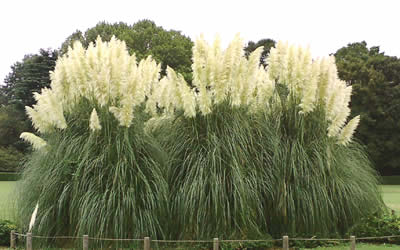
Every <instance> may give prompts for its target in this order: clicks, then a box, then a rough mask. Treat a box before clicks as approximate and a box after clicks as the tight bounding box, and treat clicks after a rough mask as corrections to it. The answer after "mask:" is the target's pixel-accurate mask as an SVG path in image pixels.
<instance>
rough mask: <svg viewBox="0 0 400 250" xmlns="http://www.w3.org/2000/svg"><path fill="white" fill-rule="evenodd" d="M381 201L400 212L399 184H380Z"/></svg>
mask: <svg viewBox="0 0 400 250" xmlns="http://www.w3.org/2000/svg"><path fill="white" fill-rule="evenodd" d="M381 187H382V196H383V201H384V202H385V203H386V205H387V206H388V207H390V208H391V209H393V210H395V211H396V212H397V214H400V185H382V186H381Z"/></svg>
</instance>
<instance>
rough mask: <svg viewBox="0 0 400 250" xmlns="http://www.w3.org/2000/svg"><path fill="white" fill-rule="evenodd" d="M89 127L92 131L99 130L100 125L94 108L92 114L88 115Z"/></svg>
mask: <svg viewBox="0 0 400 250" xmlns="http://www.w3.org/2000/svg"><path fill="white" fill-rule="evenodd" d="M89 127H90V129H91V130H92V131H96V130H100V129H101V125H100V121H99V117H98V115H97V112H96V109H95V108H94V109H93V111H92V114H91V115H90V122H89Z"/></svg>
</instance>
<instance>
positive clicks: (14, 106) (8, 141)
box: [0, 49, 58, 171]
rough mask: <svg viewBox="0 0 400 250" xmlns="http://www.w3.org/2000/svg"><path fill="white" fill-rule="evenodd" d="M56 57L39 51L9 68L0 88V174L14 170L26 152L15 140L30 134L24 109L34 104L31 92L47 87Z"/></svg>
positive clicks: (46, 51)
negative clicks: (24, 134) (21, 135)
mask: <svg viewBox="0 0 400 250" xmlns="http://www.w3.org/2000/svg"><path fill="white" fill-rule="evenodd" d="M57 57H58V52H57V51H56V50H51V49H41V50H40V51H39V53H38V54H30V55H26V56H25V57H24V58H23V60H22V61H20V62H16V63H15V64H14V65H13V66H11V72H10V73H9V74H8V76H7V77H6V78H5V80H4V83H5V85H4V86H2V87H1V88H0V105H1V106H0V171H16V170H18V166H19V164H20V162H21V160H22V157H23V155H24V153H26V152H27V150H28V146H27V144H26V143H24V142H22V141H21V140H20V138H19V136H20V134H21V133H22V132H24V131H32V130H33V128H32V127H31V123H30V121H29V120H28V117H27V116H26V114H25V106H32V105H33V104H34V103H35V102H36V101H35V99H34V96H33V93H34V92H39V93H40V90H41V89H42V88H44V87H49V86H50V74H49V71H51V70H54V67H55V62H56V60H57Z"/></svg>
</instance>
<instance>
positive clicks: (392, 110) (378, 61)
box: [335, 41, 400, 175]
mask: <svg viewBox="0 0 400 250" xmlns="http://www.w3.org/2000/svg"><path fill="white" fill-rule="evenodd" d="M335 57H336V65H337V67H338V73H339V77H340V78H341V79H342V80H345V81H347V82H348V84H351V85H352V86H353V96H352V99H351V110H352V113H353V114H360V115H361V123H360V127H359V128H358V129H357V133H356V137H357V138H358V139H359V140H361V141H362V142H363V143H364V144H365V145H366V146H367V150H368V153H369V155H370V157H371V158H372V160H373V161H374V163H375V165H376V168H377V170H378V171H379V172H380V173H381V174H382V175H392V174H400V164H399V162H400V148H399V147H398V142H399V141H400V59H399V58H397V57H393V56H387V55H385V54H384V53H383V52H380V49H379V47H371V48H368V47H367V43H366V42H364V41H363V42H359V43H351V44H348V45H347V46H346V47H343V48H341V49H339V50H338V51H337V52H336V53H335Z"/></svg>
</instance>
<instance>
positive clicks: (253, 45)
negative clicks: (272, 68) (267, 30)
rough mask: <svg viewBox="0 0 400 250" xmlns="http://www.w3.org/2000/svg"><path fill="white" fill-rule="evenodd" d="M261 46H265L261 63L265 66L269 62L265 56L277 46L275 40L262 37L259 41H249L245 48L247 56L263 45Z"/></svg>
mask: <svg viewBox="0 0 400 250" xmlns="http://www.w3.org/2000/svg"><path fill="white" fill-rule="evenodd" d="M261 46H263V47H264V49H263V52H262V53H261V57H260V64H261V65H263V66H264V67H265V66H267V63H266V62H265V58H267V56H268V54H269V51H270V50H271V48H273V47H274V46H275V41H274V40H272V39H269V38H267V39H261V40H259V41H258V42H253V41H249V42H248V43H247V46H246V47H245V48H244V52H245V55H246V57H248V56H249V55H250V54H251V52H253V51H254V50H256V49H257V48H258V47H261Z"/></svg>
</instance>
